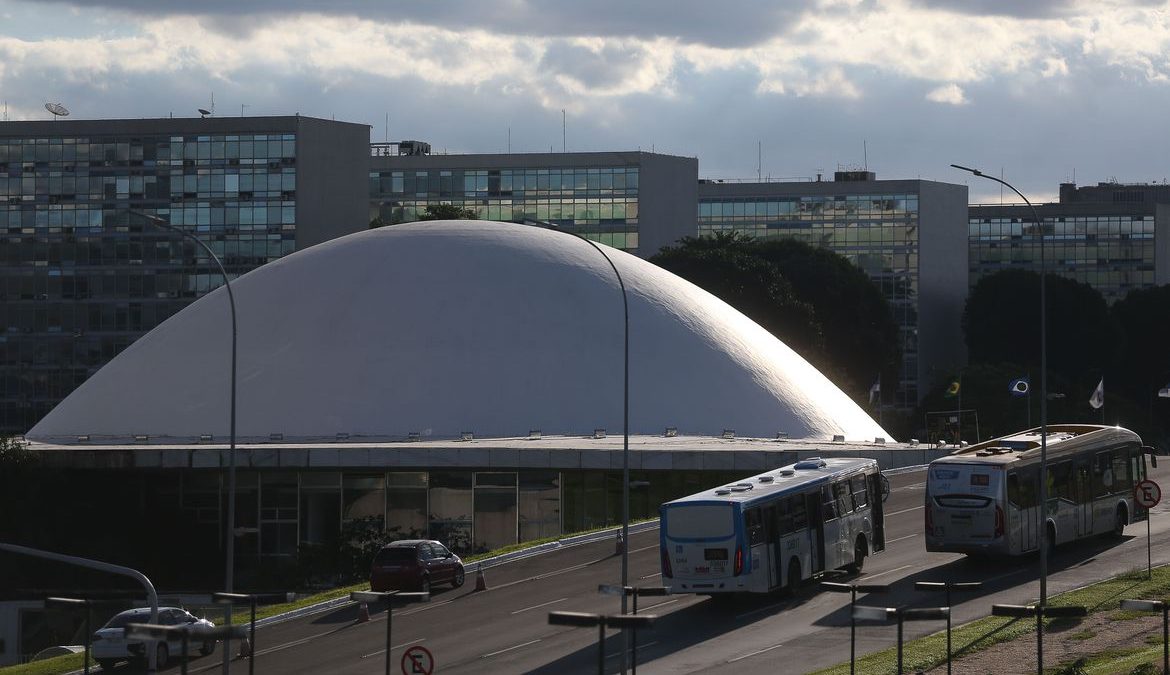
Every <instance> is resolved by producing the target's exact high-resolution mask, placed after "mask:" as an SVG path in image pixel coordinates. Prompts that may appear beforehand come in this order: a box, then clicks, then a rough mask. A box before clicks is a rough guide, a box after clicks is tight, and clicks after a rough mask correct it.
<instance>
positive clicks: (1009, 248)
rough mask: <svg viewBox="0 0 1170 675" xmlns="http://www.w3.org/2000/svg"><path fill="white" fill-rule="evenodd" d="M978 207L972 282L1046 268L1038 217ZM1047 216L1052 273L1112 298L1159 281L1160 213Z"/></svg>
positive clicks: (971, 246) (971, 229) (971, 233)
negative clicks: (1156, 278) (1157, 231)
mask: <svg viewBox="0 0 1170 675" xmlns="http://www.w3.org/2000/svg"><path fill="white" fill-rule="evenodd" d="M1002 211H1003V209H996V208H995V207H973V208H972V209H971V212H972V213H971V219H970V222H969V231H968V240H969V246H968V247H969V250H970V261H971V262H970V282H971V285H972V286H974V285H975V284H976V283H977V282H978V281H979V279H981V278H982V277H984V276H986V275H988V274H994V273H996V272H999V271H1002V270H1007V269H1027V270H1032V271H1035V272H1039V271H1040V245H1041V241H1040V237H1038V236H1037V234H1038V228H1037V227H1036V225H1035V221H1034V219H1033V218H1032V217H1026V218H1024V217H1010V216H1009V215H1007V214H1004V213H1002ZM1040 218H1041V219H1043V220H1044V228H1043V237H1044V242H1043V243H1044V247H1045V251H1044V257H1045V259H1046V261H1047V263H1046V268H1047V270H1048V272H1049V273H1051V274H1059V275H1060V276H1063V277H1067V278H1069V279H1074V280H1076V281H1080V282H1082V283H1086V284H1088V285H1090V286H1092V287H1093V288H1096V289H1097V290H1098V291H1100V293H1101V295H1102V296H1104V298H1105V300H1106V302H1109V303H1112V302H1114V301H1115V300H1118V299H1120V298H1123V297H1125V295H1126V294H1127V293H1129V292H1130V291H1131V290H1134V289H1138V288H1149V287H1152V286H1154V285H1155V282H1154V264H1155V246H1154V216H1153V215H1152V214H1151V215H1071V214H1069V215H1063V216H1048V215H1045V214H1043V213H1041V214H1040Z"/></svg>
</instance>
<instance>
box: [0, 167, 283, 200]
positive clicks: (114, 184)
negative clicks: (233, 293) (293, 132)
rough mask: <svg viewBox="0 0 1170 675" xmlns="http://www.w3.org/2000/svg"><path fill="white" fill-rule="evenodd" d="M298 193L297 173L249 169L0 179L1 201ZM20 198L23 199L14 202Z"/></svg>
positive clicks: (1, 177) (0, 177) (0, 176)
mask: <svg viewBox="0 0 1170 675" xmlns="http://www.w3.org/2000/svg"><path fill="white" fill-rule="evenodd" d="M296 189H297V176H296V169H292V168H284V169H283V170H281V169H277V170H270V169H258V170H256V171H252V170H249V169H242V170H237V171H236V172H231V171H222V170H220V171H213V172H202V173H188V174H184V173H182V172H172V173H170V174H161V175H145V176H130V175H126V176H84V175H77V174H65V175H59V176H29V175H25V176H23V177H21V178H5V177H3V176H2V175H0V201H8V202H14V201H29V200H28V198H29V197H47V198H50V199H49V201H56V200H53V199H52V198H53V197H57V198H60V199H68V200H78V201H85V200H86V199H87V198H88V199H129V198H131V197H134V198H145V199H157V198H173V197H179V196H189V195H198V196H203V197H207V196H219V197H225V196H226V197H235V196H237V195H238V194H239V193H241V192H247V193H256V192H260V193H266V192H293V191H295V190H296ZM17 197H21V198H23V199H20V200H15V199H14V198H17ZM5 198H6V199H5Z"/></svg>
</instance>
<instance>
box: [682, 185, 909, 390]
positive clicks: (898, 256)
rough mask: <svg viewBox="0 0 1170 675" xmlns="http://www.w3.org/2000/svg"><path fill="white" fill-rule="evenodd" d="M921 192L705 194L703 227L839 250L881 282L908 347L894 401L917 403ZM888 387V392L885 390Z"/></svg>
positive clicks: (707, 230) (702, 229) (704, 232)
mask: <svg viewBox="0 0 1170 675" xmlns="http://www.w3.org/2000/svg"><path fill="white" fill-rule="evenodd" d="M918 200H919V197H918V195H917V194H912V193H911V194H888V193H887V194H843V195H766V196H764V195H761V196H746V197H744V196H735V197H730V196H728V197H723V196H719V197H700V199H699V211H698V232H699V235H700V236H703V235H712V234H714V233H716V232H739V233H742V234H745V235H748V236H751V237H755V238H757V239H797V240H800V241H803V242H805V243H808V244H811V245H813V246H819V247H822V248H827V249H830V250H832V251H835V252H837V253H839V254H841V255H843V256H845V257H846V258H848V259H849V260H850V261H852V262H853V263H854V264H856V265H857V266H858V267H860V268H861V269H862V270H864V271H865V273H866V274H867V275H869V277H870V278H871V279H872V280H873V282H874V283H875V284H877V285H878V286H879V287H880V288H881V289H882V292H883V294H884V295H885V297H886V299H887V300H888V301H889V302H890V305H891V308H892V309H893V312H894V319H895V321H896V322H897V324H898V331H899V335H900V338H901V346H902V363H901V365H900V369H899V377H898V385H897V389H896V393H895V400H894V402H895V405H897V406H898V407H900V408H912V407H913V406H915V405H916V404H917V403H918V389H919V382H918V377H919V369H918V283H919V267H918V262H919V261H918V255H919V244H918V227H919V219H918ZM885 390H886V389H885V387H884V386H883V391H885Z"/></svg>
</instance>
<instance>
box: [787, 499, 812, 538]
mask: <svg viewBox="0 0 1170 675" xmlns="http://www.w3.org/2000/svg"><path fill="white" fill-rule="evenodd" d="M788 503H789V504H791V505H792V531H793V532H796V531H798V530H804V529H807V528H808V504H806V503H805V499H804V495H797V496H795V497H789V498H788Z"/></svg>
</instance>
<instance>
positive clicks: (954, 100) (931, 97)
mask: <svg viewBox="0 0 1170 675" xmlns="http://www.w3.org/2000/svg"><path fill="white" fill-rule="evenodd" d="M926 100H928V101H934V102H935V103H949V104H950V105H966V104H967V103H970V101H968V100H967V97H966V96H965V95H964V94H963V88H962V87H960V86H959V85H957V84H955V83H954V82H952V83H950V84H944V85H943V86H941V87H938V88H937V89H932V90H931V91H930V92H929V93H928V94H927V95H926Z"/></svg>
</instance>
